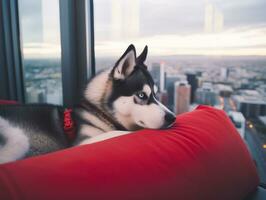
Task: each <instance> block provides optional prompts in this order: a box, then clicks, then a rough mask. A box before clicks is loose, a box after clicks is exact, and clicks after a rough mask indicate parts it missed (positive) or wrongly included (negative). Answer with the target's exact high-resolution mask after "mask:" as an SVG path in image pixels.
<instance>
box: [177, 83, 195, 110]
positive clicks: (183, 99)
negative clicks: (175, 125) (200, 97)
mask: <svg viewBox="0 0 266 200" xmlns="http://www.w3.org/2000/svg"><path fill="white" fill-rule="evenodd" d="M190 92H191V87H190V85H189V84H188V83H187V81H183V82H175V99H174V112H175V114H181V113H184V112H188V111H189V105H190Z"/></svg>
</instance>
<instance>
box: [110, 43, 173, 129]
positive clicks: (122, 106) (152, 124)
mask: <svg viewBox="0 0 266 200" xmlns="http://www.w3.org/2000/svg"><path fill="white" fill-rule="evenodd" d="M147 53H148V47H147V46H146V47H145V48H144V50H143V52H142V53H141V54H140V55H139V56H138V57H136V50H135V47H134V46H133V45H130V46H129V47H128V48H127V50H126V51H125V53H124V54H123V55H122V56H121V58H120V59H119V60H118V61H117V62H116V64H115V66H114V67H113V69H112V71H111V73H110V79H111V81H112V90H111V91H112V92H111V94H110V96H109V99H108V105H109V107H110V108H111V109H112V110H113V113H114V115H115V117H116V119H117V120H118V121H119V122H120V123H121V124H122V125H124V126H125V127H128V128H129V127H130V128H129V129H131V130H132V129H134V127H141V128H151V129H160V128H167V127H170V126H171V125H172V124H173V123H174V121H175V115H174V113H172V112H171V111H170V110H169V109H167V108H166V107H165V106H164V105H163V104H161V103H160V102H159V101H158V100H157V99H156V92H157V86H156V85H155V84H154V81H153V79H152V77H151V75H150V73H149V71H148V69H147V66H146V65H145V64H144V62H145V60H146V57H147Z"/></svg>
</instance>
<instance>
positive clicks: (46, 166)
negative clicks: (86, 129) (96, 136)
mask: <svg viewBox="0 0 266 200" xmlns="http://www.w3.org/2000/svg"><path fill="white" fill-rule="evenodd" d="M257 185H258V175H257V173H256V169H255V166H254V164H253V161H252V159H251V157H250V155H249V152H248V150H247V148H246V146H245V144H244V143H243V141H242V139H241V138H240V136H239V134H238V133H237V131H236V129H235V128H234V126H233V124H232V123H231V122H230V119H229V118H228V117H227V116H226V115H225V113H224V112H223V111H219V110H216V109H213V108H210V107H206V106H200V107H199V108H198V109H196V110H195V111H193V112H190V113H186V114H183V115H180V116H178V117H177V122H176V124H175V125H174V127H173V128H171V129H169V130H142V131H138V132H136V133H134V134H129V135H125V136H120V137H117V138H113V139H109V140H106V141H103V142H99V143H94V144H90V145H85V146H80V147H74V148H71V149H67V150H63V151H59V152H55V153H51V154H48V155H43V156H38V157H33V158H30V159H26V160H22V161H17V162H13V163H9V164H5V165H2V166H0V199H5V200H8V199H20V198H22V199H38V200H42V199H43V200H53V199H63V200H67V199H79V200H81V199H92V200H95V199H108V200H110V199H114V200H127V199H143V200H157V199H162V200H171V199H173V200H177V199H179V200H192V199H193V200H199V199H203V200H209V199H210V200H214V199H215V200H225V199H226V200H231V199H232V200H238V199H239V200H240V199H243V198H244V197H245V196H246V195H247V194H248V193H249V192H251V191H252V190H254V189H255V188H256V187H257ZM1 197H2V198H1Z"/></svg>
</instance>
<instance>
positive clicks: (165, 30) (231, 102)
mask: <svg viewBox="0 0 266 200" xmlns="http://www.w3.org/2000/svg"><path fill="white" fill-rule="evenodd" d="M94 6H95V53H96V70H97V71H99V70H101V69H104V68H107V67H111V66H113V65H114V63H115V61H116V60H117V59H118V58H119V56H120V55H122V53H123V51H124V50H125V49H126V48H127V46H128V45H129V44H131V43H132V44H134V45H135V46H136V49H137V53H140V52H141V51H142V49H143V48H144V46H145V45H148V46H149V53H148V58H147V61H146V64H147V65H148V67H149V70H150V72H151V74H152V76H153V78H154V79H155V82H156V83H157V84H158V86H159V98H160V100H161V101H162V102H163V103H164V104H166V105H167V106H168V107H169V108H170V109H172V110H173V111H174V112H175V113H176V114H180V113H183V112H188V111H190V110H192V109H194V108H195V107H196V106H197V105H198V104H206V105H210V106H214V107H216V108H218V109H223V110H225V111H226V112H227V113H228V115H229V116H230V117H231V119H232V120H233V121H234V124H235V126H236V128H237V130H238V132H239V134H240V135H241V137H242V138H243V139H245V140H246V142H247V144H248V145H249V149H250V151H251V153H252V154H253V158H254V159H255V160H256V163H257V167H258V171H259V173H260V175H261V181H262V182H264V183H266V131H265V130H266V12H265V8H266V1H265V0H244V1H242V0H236V1H222V0H200V1H194V0H187V1H184V0H168V1H162V0H156V1H151V0H134V1H132V0H97V1H94Z"/></svg>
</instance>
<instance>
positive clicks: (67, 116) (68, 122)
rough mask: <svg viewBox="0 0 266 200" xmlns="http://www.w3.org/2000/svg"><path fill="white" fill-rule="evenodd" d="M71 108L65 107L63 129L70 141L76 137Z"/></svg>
mask: <svg viewBox="0 0 266 200" xmlns="http://www.w3.org/2000/svg"><path fill="white" fill-rule="evenodd" d="M72 112H73V110H72V109H69V108H66V109H65V110H64V131H65V134H66V136H67V139H68V141H69V142H70V143H72V142H73V141H74V139H75V137H76V126H75V123H74V121H73V118H72Z"/></svg>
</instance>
